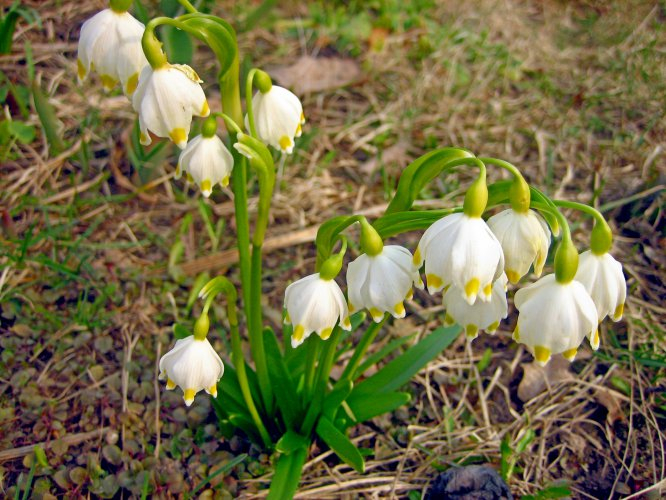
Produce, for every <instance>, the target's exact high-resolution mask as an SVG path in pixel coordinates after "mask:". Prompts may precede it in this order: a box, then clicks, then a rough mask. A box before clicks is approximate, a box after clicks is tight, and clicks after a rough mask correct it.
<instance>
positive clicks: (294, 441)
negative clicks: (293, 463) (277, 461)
mask: <svg viewBox="0 0 666 500" xmlns="http://www.w3.org/2000/svg"><path fill="white" fill-rule="evenodd" d="M309 445H310V440H309V439H308V438H307V437H305V436H303V435H302V434H299V433H297V432H295V431H292V430H288V431H287V432H285V433H284V435H283V436H282V437H281V438H280V439H279V441H278V442H277V443H276V444H275V449H276V450H277V451H279V452H280V453H293V452H294V451H296V450H297V449H298V448H306V449H307V447H308V446H309Z"/></svg>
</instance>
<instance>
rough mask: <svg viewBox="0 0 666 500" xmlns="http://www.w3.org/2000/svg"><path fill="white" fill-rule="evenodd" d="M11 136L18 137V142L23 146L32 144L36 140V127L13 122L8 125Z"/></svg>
mask: <svg viewBox="0 0 666 500" xmlns="http://www.w3.org/2000/svg"><path fill="white" fill-rule="evenodd" d="M8 129H9V133H10V135H12V136H13V137H16V140H17V141H19V142H20V143H22V144H30V143H31V142H32V141H34V140H35V134H36V132H35V127H34V126H32V125H26V124H25V123H23V122H19V121H11V122H9V124H8Z"/></svg>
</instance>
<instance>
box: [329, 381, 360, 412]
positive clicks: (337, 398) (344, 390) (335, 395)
mask: <svg viewBox="0 0 666 500" xmlns="http://www.w3.org/2000/svg"><path fill="white" fill-rule="evenodd" d="M353 388H354V383H353V382H352V381H351V380H345V381H342V382H340V384H339V385H338V384H336V386H335V389H333V390H332V391H331V392H330V393H329V394H328V395H327V396H326V397H325V398H324V403H323V404H322V413H323V414H324V415H326V416H327V417H328V418H333V415H335V412H336V411H337V409H338V408H339V407H340V405H341V404H342V402H343V401H344V400H345V399H347V397H348V396H349V394H351V391H352V389H353Z"/></svg>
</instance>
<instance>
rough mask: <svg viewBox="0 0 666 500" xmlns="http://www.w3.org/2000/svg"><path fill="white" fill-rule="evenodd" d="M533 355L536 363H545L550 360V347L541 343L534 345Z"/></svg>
mask: <svg viewBox="0 0 666 500" xmlns="http://www.w3.org/2000/svg"><path fill="white" fill-rule="evenodd" d="M534 357H535V359H536V360H537V363H539V364H540V365H545V364H546V363H548V361H549V360H550V349H548V348H547V347H543V346H541V345H538V346H535V347H534Z"/></svg>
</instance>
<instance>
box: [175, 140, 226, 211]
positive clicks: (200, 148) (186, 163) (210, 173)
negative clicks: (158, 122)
mask: <svg viewBox="0 0 666 500" xmlns="http://www.w3.org/2000/svg"><path fill="white" fill-rule="evenodd" d="M233 166H234V158H233V156H231V153H230V152H229V150H228V149H227V148H226V146H225V145H224V143H223V142H222V140H221V139H220V138H219V137H218V136H217V135H213V136H211V137H204V136H203V135H197V136H196V137H195V138H194V139H192V140H191V141H190V142H188V143H187V146H186V147H185V149H183V151H181V153H180V156H179V158H178V166H177V167H176V178H179V177H180V176H181V174H182V173H183V172H186V173H187V174H189V175H190V176H191V177H192V180H193V181H194V182H196V183H197V185H198V186H199V188H200V189H201V193H202V194H203V195H204V196H205V197H206V198H208V197H209V196H210V193H211V192H212V191H213V186H215V185H216V184H218V183H219V184H220V185H221V186H226V185H228V184H229V176H230V175H231V170H232V169H233Z"/></svg>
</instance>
